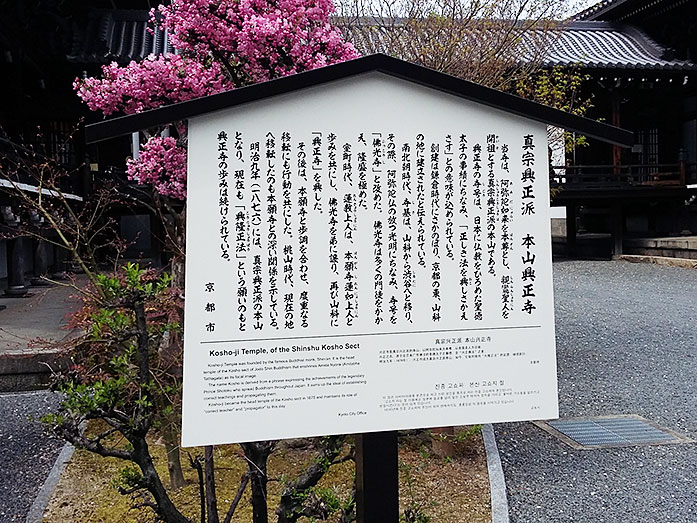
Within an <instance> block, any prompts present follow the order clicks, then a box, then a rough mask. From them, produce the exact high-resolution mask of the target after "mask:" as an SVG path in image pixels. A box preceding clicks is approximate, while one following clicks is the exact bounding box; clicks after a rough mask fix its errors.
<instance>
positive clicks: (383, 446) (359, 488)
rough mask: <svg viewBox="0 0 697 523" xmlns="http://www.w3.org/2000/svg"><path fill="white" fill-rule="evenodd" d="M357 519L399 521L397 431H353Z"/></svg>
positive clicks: (365, 522) (373, 522) (369, 522)
mask: <svg viewBox="0 0 697 523" xmlns="http://www.w3.org/2000/svg"><path fill="white" fill-rule="evenodd" d="M356 517H357V523H376V522H378V521H379V522H380V523H397V522H398V521H399V470H398V468H397V432H396V431H389V432H371V433H366V434H358V435H356Z"/></svg>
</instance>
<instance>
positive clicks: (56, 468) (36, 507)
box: [25, 443, 75, 523]
mask: <svg viewBox="0 0 697 523" xmlns="http://www.w3.org/2000/svg"><path fill="white" fill-rule="evenodd" d="M73 452H75V447H73V446H72V445H71V444H70V443H66V444H65V445H63V449H62V450H61V452H60V454H58V457H57V458H56V462H55V463H54V464H53V468H52V469H51V472H49V474H48V477H47V478H46V481H44V484H43V485H42V487H41V489H40V490H39V493H38V494H37V495H36V499H34V503H32V506H31V508H30V509H29V512H28V513H27V517H26V520H25V521H26V523H41V522H42V521H43V520H44V512H46V508H47V507H48V502H49V501H50V500H51V496H53V491H54V490H56V486H57V485H58V481H59V480H60V477H61V474H63V471H64V470H65V466H66V465H67V464H68V461H69V460H70V458H71V457H72V455H73Z"/></svg>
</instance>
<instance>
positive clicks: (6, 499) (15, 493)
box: [0, 392, 63, 523]
mask: <svg viewBox="0 0 697 523" xmlns="http://www.w3.org/2000/svg"><path fill="white" fill-rule="evenodd" d="M55 399H56V398H55V396H54V395H53V394H51V393H48V392H27V393H22V394H0V522H1V523H5V522H10V521H17V522H20V521H21V522H23V521H24V520H25V516H26V515H27V512H29V509H30V508H31V505H32V503H33V502H34V499H35V498H36V494H37V493H38V492H39V489H40V488H41V486H42V485H43V483H44V481H45V480H46V476H48V473H49V472H50V471H51V468H52V467H53V463H54V462H55V460H56V458H57V457H58V454H59V453H60V450H61V448H62V447H63V442H62V441H58V440H55V439H51V438H49V437H48V436H47V435H46V434H45V433H44V431H43V428H42V427H41V425H40V423H39V422H38V419H39V418H40V417H41V416H43V415H44V414H46V413H48V412H50V410H51V409H53V408H55V406H56V401H55Z"/></svg>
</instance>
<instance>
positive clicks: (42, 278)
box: [31, 239, 51, 287]
mask: <svg viewBox="0 0 697 523" xmlns="http://www.w3.org/2000/svg"><path fill="white" fill-rule="evenodd" d="M47 277H48V251H47V250H46V242H45V241H44V240H42V239H37V240H35V244H34V277H33V278H32V279H31V284H32V285H33V286H34V287H41V286H43V287H45V286H49V285H51V284H50V282H48V281H46V278H47Z"/></svg>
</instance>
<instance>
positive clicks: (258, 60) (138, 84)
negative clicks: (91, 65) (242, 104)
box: [74, 0, 359, 200]
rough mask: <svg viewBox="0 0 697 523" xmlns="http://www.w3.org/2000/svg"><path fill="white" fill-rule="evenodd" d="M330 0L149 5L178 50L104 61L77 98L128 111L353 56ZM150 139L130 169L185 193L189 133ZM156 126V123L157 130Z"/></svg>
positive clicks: (80, 82) (98, 107)
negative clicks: (140, 58)
mask: <svg viewBox="0 0 697 523" xmlns="http://www.w3.org/2000/svg"><path fill="white" fill-rule="evenodd" d="M333 10H334V7H333V5H332V2H331V0H241V1H238V0H218V1H212V0H173V1H172V2H171V3H170V4H169V5H160V6H159V7H158V8H157V9H153V10H152V11H151V22H152V23H153V24H154V25H159V26H160V27H162V28H164V29H167V30H168V31H169V33H170V40H171V42H172V44H173V45H174V46H175V48H176V49H177V51H178V53H179V54H166V55H163V56H152V55H151V56H149V57H147V58H146V59H145V60H143V61H141V62H131V63H130V64H128V65H127V66H125V67H121V66H119V65H118V64H116V63H112V64H110V65H106V66H104V67H103V68H102V73H103V74H102V78H87V79H77V80H75V84H74V87H75V89H76V91H77V93H78V95H79V96H80V98H82V100H83V101H84V102H85V103H86V104H87V105H88V107H89V108H90V109H92V110H94V111H101V112H102V113H104V115H112V114H118V113H122V114H132V113H137V112H141V111H144V110H147V109H152V108H155V107H159V106H161V105H164V104H168V103H174V102H181V101H184V100H189V99H192V98H197V97H200V96H206V95H209V94H214V93H218V92H221V91H225V90H229V89H233V88H235V87H242V86H245V85H249V84H253V83H256V82H261V81H265V80H270V79H273V78H278V77H281V76H286V75H289V74H294V73H298V72H302V71H307V70H310V69H314V68H317V67H322V66H325V65H329V64H332V63H336V62H341V61H344V60H349V59H352V58H356V57H358V56H359V55H358V52H357V51H356V50H355V48H354V47H353V46H352V45H351V44H349V43H346V42H345V41H344V39H343V36H342V34H341V32H340V31H339V30H337V29H336V28H334V27H333V26H332V25H331V23H330V21H329V16H330V14H331V13H332V12H333ZM182 129H183V128H182V127H181V126H179V131H180V132H178V133H175V134H176V137H175V138H174V139H167V138H158V137H156V136H155V135H154V134H153V133H150V134H146V138H147V139H148V140H149V141H148V142H146V144H145V146H144V149H143V151H142V153H141V155H140V157H139V158H138V160H132V161H130V162H129V164H128V175H129V177H130V178H131V179H135V180H138V181H139V182H141V183H148V184H153V187H154V188H155V190H156V191H157V192H158V194H160V195H162V196H165V197H168V198H173V199H176V200H184V199H185V198H186V190H185V180H186V167H185V166H186V152H185V145H186V134H185V132H181V131H182ZM156 131H158V130H156Z"/></svg>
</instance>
